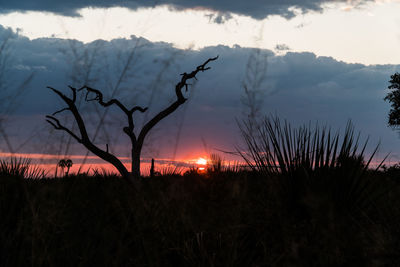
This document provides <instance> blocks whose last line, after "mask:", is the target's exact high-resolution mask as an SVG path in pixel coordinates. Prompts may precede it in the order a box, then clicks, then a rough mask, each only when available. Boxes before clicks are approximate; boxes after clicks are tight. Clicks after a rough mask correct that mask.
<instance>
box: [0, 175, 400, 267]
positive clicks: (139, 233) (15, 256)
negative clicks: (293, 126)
mask: <svg viewBox="0 0 400 267" xmlns="http://www.w3.org/2000/svg"><path fill="white" fill-rule="evenodd" d="M326 175H329V180H330V181H331V182H329V183H326V182H324V183H321V182H317V180H321V179H322V178H324V177H325V178H326V177H328V176H324V177H322V176H319V177H318V179H308V180H307V181H306V180H304V179H303V178H304V177H301V175H300V176H298V179H297V181H296V182H293V181H288V177H284V176H279V175H278V176H276V177H265V176H264V175H261V174H260V173H257V172H240V171H235V172H230V171H213V172H212V171H210V172H208V173H205V174H196V173H195V172H192V173H188V174H186V175H184V176H180V175H173V176H159V177H154V178H151V179H150V178H143V179H142V180H141V183H140V184H141V188H140V190H139V191H135V189H133V187H132V186H130V185H129V184H127V183H126V181H124V180H122V179H121V178H118V177H112V176H110V177H105V176H95V177H88V176H83V175H82V176H70V177H65V178H59V179H26V178H22V177H21V176H11V175H5V174H4V173H3V174H2V175H1V176H0V218H1V220H0V227H1V232H0V240H1V241H0V252H1V254H0V262H1V266H396V265H397V263H398V262H399V260H400V253H399V251H398V248H399V241H400V227H399V226H400V224H399V223H400V203H399V202H400V201H399V197H398V196H399V193H400V181H399V180H398V179H400V171H399V169H398V168H396V167H392V168H390V169H387V170H386V171H379V172H377V171H367V172H365V173H364V174H363V178H362V179H363V180H364V181H366V182H367V183H365V185H363V187H366V188H364V189H363V190H365V191H363V192H361V193H360V192H358V193H357V192H356V191H357V190H360V189H362V188H358V189H356V190H355V191H354V193H349V192H348V191H345V192H344V193H343V194H342V193H341V192H338V191H337V190H338V188H340V187H341V186H342V185H339V184H341V183H342V182H339V181H340V180H342V178H344V177H345V178H346V179H351V178H352V177H349V176H347V177H346V173H343V170H341V169H340V167H338V168H337V169H336V170H335V171H330V173H329V174H326ZM300 177H301V178H300ZM315 178H317V177H315ZM335 180H336V182H335ZM335 185H336V186H335ZM372 188H373V190H374V192H377V193H378V194H373V195H365V196H364V195H362V194H364V193H365V194H367V193H368V194H369V191H368V190H370V189H372ZM360 194H361V195H360Z"/></svg>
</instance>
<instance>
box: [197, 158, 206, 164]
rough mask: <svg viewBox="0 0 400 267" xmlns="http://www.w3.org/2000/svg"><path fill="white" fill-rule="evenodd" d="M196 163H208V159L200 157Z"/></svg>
mask: <svg viewBox="0 0 400 267" xmlns="http://www.w3.org/2000/svg"><path fill="white" fill-rule="evenodd" d="M196 164H199V165H207V160H206V159H205V158H199V159H198V160H197V161H196Z"/></svg>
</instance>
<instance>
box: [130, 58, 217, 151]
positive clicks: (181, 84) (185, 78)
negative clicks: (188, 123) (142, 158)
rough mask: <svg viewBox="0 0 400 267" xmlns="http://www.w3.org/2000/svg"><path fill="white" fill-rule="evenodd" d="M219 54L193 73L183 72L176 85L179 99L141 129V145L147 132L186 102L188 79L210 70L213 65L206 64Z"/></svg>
mask: <svg viewBox="0 0 400 267" xmlns="http://www.w3.org/2000/svg"><path fill="white" fill-rule="evenodd" d="M218 57H219V56H216V57H213V58H209V59H207V60H206V62H204V63H203V64H201V65H199V66H197V68H196V70H194V71H192V72H191V73H189V74H188V73H186V72H184V73H182V74H181V75H182V78H181V81H180V82H179V83H177V84H176V86H175V93H176V97H177V100H176V101H175V102H174V103H172V104H171V105H170V106H169V107H167V108H166V109H164V110H163V111H161V112H159V113H158V114H157V115H155V116H154V117H153V118H152V119H151V120H150V121H149V122H148V123H146V124H145V125H144V126H143V128H142V130H141V131H140V134H139V137H138V143H139V144H140V145H143V142H144V138H145V137H146V135H147V133H148V132H149V131H150V130H151V129H152V128H153V127H154V126H155V125H156V124H157V123H158V122H159V121H161V120H162V119H164V118H165V117H167V116H168V115H170V114H171V113H172V112H174V111H175V110H176V109H177V108H178V107H179V106H180V105H182V104H183V103H185V101H186V98H185V97H184V96H183V94H182V88H183V87H185V88H186V90H187V87H188V84H187V81H188V80H190V79H192V78H196V75H197V73H198V72H199V71H201V72H203V71H206V70H209V69H210V68H211V67H206V65H207V64H208V63H209V62H210V61H214V60H217V59H218Z"/></svg>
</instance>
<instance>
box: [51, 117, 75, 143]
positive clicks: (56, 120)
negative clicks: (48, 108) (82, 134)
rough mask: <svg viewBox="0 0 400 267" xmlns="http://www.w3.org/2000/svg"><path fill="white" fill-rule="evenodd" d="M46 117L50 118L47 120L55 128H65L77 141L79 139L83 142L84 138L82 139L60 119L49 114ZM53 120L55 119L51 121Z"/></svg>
mask: <svg viewBox="0 0 400 267" xmlns="http://www.w3.org/2000/svg"><path fill="white" fill-rule="evenodd" d="M46 118H48V120H46V121H47V122H48V123H50V124H51V125H53V127H54V129H56V130H63V131H65V132H67V133H68V134H69V135H71V136H72V137H73V138H75V140H76V141H78V142H79V143H82V139H80V138H79V137H78V136H77V135H76V134H74V133H73V132H72V131H71V130H70V129H68V128H67V127H65V126H63V125H62V124H61V123H60V121H59V120H58V119H57V118H55V117H53V116H50V115H47V116H46ZM51 120H53V121H54V122H53V121H51Z"/></svg>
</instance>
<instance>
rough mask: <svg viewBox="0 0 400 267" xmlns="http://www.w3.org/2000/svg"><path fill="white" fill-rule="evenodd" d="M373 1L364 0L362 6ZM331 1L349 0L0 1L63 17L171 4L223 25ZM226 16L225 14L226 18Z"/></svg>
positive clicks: (1, 7) (3, 6)
mask: <svg viewBox="0 0 400 267" xmlns="http://www.w3.org/2000/svg"><path fill="white" fill-rule="evenodd" d="M369 1H371V0H363V1H361V3H364V2H369ZM330 2H343V3H346V2H348V1H347V0H248V1H241V0H234V1H232V0H229V1H228V0H218V1H215V0H203V1H198V0H161V1H147V0H131V1H129V0H113V1H110V0H69V1H58V0H56V1H54V0H35V1H32V0H18V1H9V0H0V12H10V11H15V10H18V11H29V10H34V11H48V12H54V13H59V14H63V15H66V16H75V15H77V12H76V11H77V10H78V9H80V8H84V7H102V8H107V7H115V6H121V7H127V8H131V9H137V8H140V7H153V6H156V5H169V6H170V7H172V8H175V9H187V8H203V9H211V10H214V11H217V12H219V14H220V15H218V16H217V17H216V19H215V22H216V23H220V22H222V21H223V19H226V18H229V16H226V14H228V13H237V14H241V15H247V16H251V17H253V18H256V19H262V18H265V17H267V16H269V15H280V16H283V17H285V18H291V17H293V16H294V15H295V14H294V12H293V10H291V8H292V7H295V8H297V9H300V10H301V11H302V12H303V13H306V12H309V11H322V7H321V6H322V5H323V4H325V3H330ZM224 14H225V15H224Z"/></svg>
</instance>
